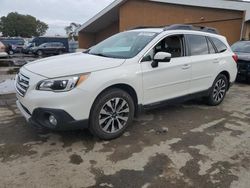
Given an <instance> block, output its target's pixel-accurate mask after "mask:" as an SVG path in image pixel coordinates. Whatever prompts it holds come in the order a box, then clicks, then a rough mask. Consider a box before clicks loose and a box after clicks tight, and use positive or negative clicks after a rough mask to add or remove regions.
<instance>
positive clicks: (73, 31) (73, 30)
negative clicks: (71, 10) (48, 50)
mask: <svg viewBox="0 0 250 188" xmlns="http://www.w3.org/2000/svg"><path fill="white" fill-rule="evenodd" d="M80 26H81V24H77V23H74V22H72V23H71V24H70V25H69V26H67V27H65V30H66V33H67V35H68V37H69V38H70V39H76V38H77V29H78V28H79V27H80Z"/></svg>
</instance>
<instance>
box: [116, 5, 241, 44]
mask: <svg viewBox="0 0 250 188" xmlns="http://www.w3.org/2000/svg"><path fill="white" fill-rule="evenodd" d="M243 16H244V13H243V12H241V11H232V10H224V9H212V8H202V7H192V6H181V5H174V4H164V3H156V2H149V1H143V0H129V1H128V2H126V3H125V4H123V5H122V6H121V7H120V24H119V27H120V31H124V30H127V29H129V28H132V27H136V26H164V25H170V24H176V23H186V24H196V25H207V26H211V27H215V28H217V29H218V30H219V31H220V33H221V34H222V35H225V36H226V37H227V38H228V41H229V43H233V42H235V41H237V40H239V39H240V35H241V27H242V20H243Z"/></svg>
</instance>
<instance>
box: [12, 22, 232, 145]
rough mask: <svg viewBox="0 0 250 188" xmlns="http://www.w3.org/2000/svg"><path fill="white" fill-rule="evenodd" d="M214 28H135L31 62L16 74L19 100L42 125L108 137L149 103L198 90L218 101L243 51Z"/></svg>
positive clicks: (189, 95)
mask: <svg viewBox="0 0 250 188" xmlns="http://www.w3.org/2000/svg"><path fill="white" fill-rule="evenodd" d="M197 30H200V31H197ZM214 31H215V30H213V29H211V28H199V29H197V28H194V27H193V26H189V25H172V26H168V27H166V28H144V29H142V28H140V29H133V30H130V31H126V32H122V33H119V34H116V35H114V36H112V37H110V38H108V39H106V40H104V41H103V42H101V43H99V44H97V45H96V46H94V47H92V48H90V49H89V50H87V51H86V52H84V53H82V52H80V53H74V54H70V55H62V56H56V57H51V58H46V59H42V60H38V61H35V62H32V63H29V64H27V65H25V66H24V67H22V68H21V69H20V72H19V74H18V75H17V78H16V83H15V85H16V91H17V98H18V101H17V106H18V107H19V109H20V111H21V112H22V114H23V115H24V116H25V118H26V119H27V120H28V121H29V122H30V123H31V124H33V125H35V126H37V127H43V128H49V129H54V130H65V129H79V128H88V129H89V130H90V131H91V132H92V133H93V134H94V135H95V136H97V137H99V138H101V139H105V140H108V139H113V138H116V137H118V136H120V135H122V133H123V132H124V131H125V129H126V128H127V127H128V125H129V124H130V123H131V122H132V120H133V118H134V116H135V115H136V114H137V112H138V111H141V110H142V109H149V108H152V107H155V106H159V105H162V104H166V103H168V102H171V101H176V100H177V99H178V100H183V99H184V100H187V99H191V98H194V97H205V98H206V99H207V102H208V104H210V105H218V104H220V103H221V102H222V101H223V99H224V97H225V95H226V92H227V91H228V89H229V86H230V85H231V84H232V83H233V82H234V81H235V78H236V74H237V65H236V60H237V56H236V55H235V54H234V53H233V52H232V51H231V49H230V46H229V45H228V43H227V41H226V38H225V37H223V36H220V35H218V34H213V33H211V32H214Z"/></svg>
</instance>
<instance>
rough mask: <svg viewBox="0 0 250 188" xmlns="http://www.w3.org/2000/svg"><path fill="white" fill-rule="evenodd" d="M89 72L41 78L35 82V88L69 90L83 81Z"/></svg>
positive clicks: (55, 90)
mask: <svg viewBox="0 0 250 188" xmlns="http://www.w3.org/2000/svg"><path fill="white" fill-rule="evenodd" d="M88 76H89V73H87V74H83V75H74V76H68V77H61V78H54V79H48V80H43V81H41V82H39V83H38V84H37V87H36V89H37V90H41V91H54V92H65V91H70V90H72V89H73V88H75V87H76V86H78V85H80V84H81V83H82V82H84V81H85V80H86V79H87V78H88Z"/></svg>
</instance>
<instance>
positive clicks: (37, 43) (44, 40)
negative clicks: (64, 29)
mask: <svg viewBox="0 0 250 188" xmlns="http://www.w3.org/2000/svg"><path fill="white" fill-rule="evenodd" d="M51 42H60V43H62V44H63V45H64V47H65V49H66V52H69V39H68V38H67V37H48V36H44V37H35V38H33V39H32V40H31V41H30V42H29V44H28V45H26V46H25V47H24V49H23V53H25V54H30V53H32V49H33V48H34V47H37V46H40V45H42V44H44V43H51Z"/></svg>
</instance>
